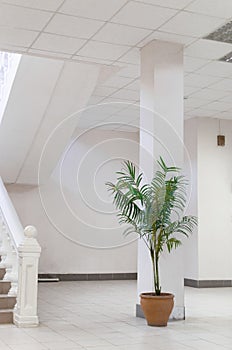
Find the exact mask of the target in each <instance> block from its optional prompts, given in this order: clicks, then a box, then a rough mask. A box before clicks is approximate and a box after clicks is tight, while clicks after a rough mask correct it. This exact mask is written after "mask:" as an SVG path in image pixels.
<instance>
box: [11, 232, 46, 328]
mask: <svg viewBox="0 0 232 350" xmlns="http://www.w3.org/2000/svg"><path fill="white" fill-rule="evenodd" d="M24 235H25V238H24V241H23V242H22V243H21V244H20V245H19V247H18V258H19V265H18V269H19V270H18V296H17V307H16V309H15V311H14V323H15V324H16V325H17V326H18V327H34V326H37V325H38V323H39V320H38V315H37V290H38V261H39V257H40V253H41V248H40V246H39V244H38V242H37V240H36V236H37V230H36V229H35V227H33V226H27V227H26V228H25V230H24Z"/></svg>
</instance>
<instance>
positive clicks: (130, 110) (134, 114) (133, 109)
mask: <svg viewBox="0 0 232 350" xmlns="http://www.w3.org/2000/svg"><path fill="white" fill-rule="evenodd" d="M117 115H120V116H123V117H126V118H128V120H137V119H138V118H139V116H140V106H139V105H130V106H129V107H127V108H125V109H123V110H121V111H119V112H118V113H117Z"/></svg>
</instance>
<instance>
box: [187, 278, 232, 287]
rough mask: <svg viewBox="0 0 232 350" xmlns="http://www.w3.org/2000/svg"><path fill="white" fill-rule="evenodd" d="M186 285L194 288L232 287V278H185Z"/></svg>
mask: <svg viewBox="0 0 232 350" xmlns="http://www.w3.org/2000/svg"><path fill="white" fill-rule="evenodd" d="M184 285H185V286H187V287H193V288H220V287H232V280H193V279H190V278H185V279H184Z"/></svg>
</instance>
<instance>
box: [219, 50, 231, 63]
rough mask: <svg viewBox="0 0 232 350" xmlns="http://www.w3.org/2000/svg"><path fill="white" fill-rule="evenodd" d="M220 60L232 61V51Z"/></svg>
mask: <svg viewBox="0 0 232 350" xmlns="http://www.w3.org/2000/svg"><path fill="white" fill-rule="evenodd" d="M219 61H222V62H227V63H232V51H231V52H229V53H228V54H227V55H225V56H223V57H222V58H220V59H219Z"/></svg>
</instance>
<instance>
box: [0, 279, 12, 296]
mask: <svg viewBox="0 0 232 350" xmlns="http://www.w3.org/2000/svg"><path fill="white" fill-rule="evenodd" d="M10 288H11V283H10V282H9V281H0V294H8V292H9V290H10Z"/></svg>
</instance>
